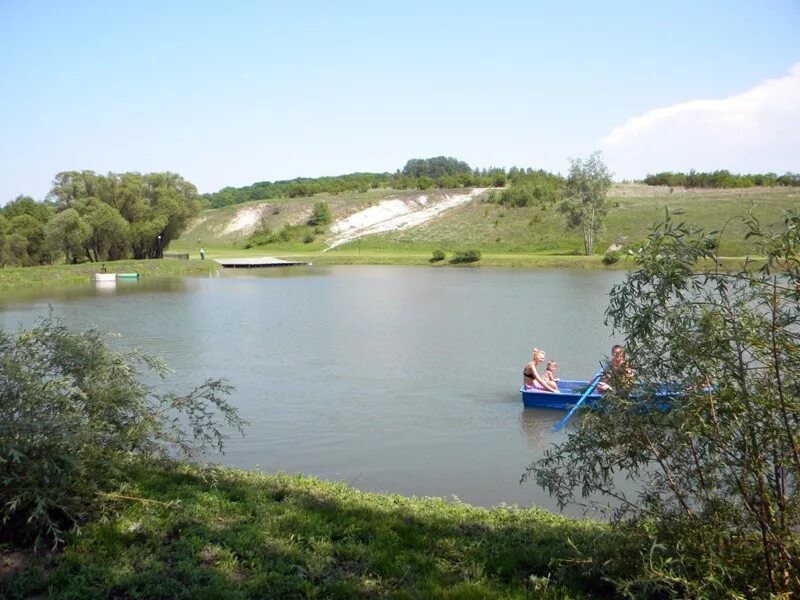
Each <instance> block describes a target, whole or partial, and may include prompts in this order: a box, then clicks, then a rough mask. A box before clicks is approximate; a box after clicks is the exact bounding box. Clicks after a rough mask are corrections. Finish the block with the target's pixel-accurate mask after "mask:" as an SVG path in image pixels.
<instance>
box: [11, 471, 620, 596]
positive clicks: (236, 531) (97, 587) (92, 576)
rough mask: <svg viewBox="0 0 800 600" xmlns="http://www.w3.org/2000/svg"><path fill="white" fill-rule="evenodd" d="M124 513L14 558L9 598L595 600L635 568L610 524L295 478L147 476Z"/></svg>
mask: <svg viewBox="0 0 800 600" xmlns="http://www.w3.org/2000/svg"><path fill="white" fill-rule="evenodd" d="M123 496H125V498H123ZM133 498H136V499H133ZM112 502H114V503H115V504H116V505H117V506H118V508H119V509H120V511H119V513H117V514H114V515H113V516H111V517H110V518H108V519H106V520H102V521H101V520H97V521H95V522H92V523H89V524H87V525H86V526H84V528H83V530H82V532H81V535H71V536H70V537H69V539H68V543H67V546H66V549H65V550H64V552H63V553H61V554H57V555H54V556H51V557H49V558H35V557H33V556H31V555H24V554H20V553H19V552H17V553H14V552H13V551H12V550H11V549H10V548H9V547H6V548H5V549H4V550H3V554H4V556H3V557H1V558H0V562H2V563H3V564H4V565H5V569H4V570H5V571H6V575H5V581H4V583H2V584H0V592H3V594H4V597H9V598H23V597H28V596H30V595H35V594H52V595H53V596H54V597H59V598H107V597H115V598H199V597H203V598H253V597H262V598H376V597H391V598H586V597H596V596H603V595H604V594H606V593H610V586H609V584H608V583H607V582H605V581H603V576H614V575H616V574H618V573H615V572H614V569H615V568H616V567H615V566H614V565H619V564H625V562H626V561H625V559H624V557H623V556H622V552H623V548H624V547H625V544H624V543H622V540H621V539H615V536H614V535H613V534H611V533H610V532H609V531H608V528H607V527H606V526H605V525H603V524H600V523H596V522H591V521H576V520H572V519H567V518H564V517H561V516H557V515H553V514H550V513H547V512H544V511H540V510H537V509H517V508H506V507H498V508H494V509H491V510H487V509H482V508H476V507H472V506H469V505H466V504H461V503H448V502H445V501H443V500H439V499H409V498H405V497H401V496H394V495H380V494H370V493H362V492H358V491H356V490H354V489H352V488H350V487H347V486H345V485H342V484H337V483H329V482H322V481H318V480H314V479H310V478H303V477H295V476H287V475H265V474H260V473H254V472H245V471H239V470H232V469H225V470H223V469H215V470H214V471H211V472H205V473H203V472H200V471H198V470H197V469H195V468H192V467H188V466H185V465H183V466H181V465H178V466H174V465H173V466H166V467H163V468H152V469H141V470H138V471H136V472H134V473H132V474H131V480H130V483H129V485H128V486H126V487H125V488H123V489H121V490H120V496H117V497H116V499H112ZM607 561H609V562H607ZM9 565H11V566H9ZM14 565H16V567H14Z"/></svg>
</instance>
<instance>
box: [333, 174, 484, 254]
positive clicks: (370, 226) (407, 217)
mask: <svg viewBox="0 0 800 600" xmlns="http://www.w3.org/2000/svg"><path fill="white" fill-rule="evenodd" d="M488 189H489V188H475V189H472V190H470V191H469V193H467V194H456V195H448V196H443V197H442V198H441V200H438V201H437V202H436V203H430V204H429V201H430V199H429V198H428V196H426V195H420V196H417V197H415V198H406V199H404V200H398V199H395V200H383V201H382V202H381V203H379V204H378V205H376V206H370V207H369V208H367V209H365V210H362V211H360V212H357V213H355V214H353V215H350V216H349V217H347V218H346V219H342V220H341V221H337V222H336V223H334V224H333V226H332V227H331V233H332V234H333V237H332V238H331V239H330V240H329V241H328V247H327V248H325V250H323V252H327V251H328V250H330V249H332V248H335V247H336V246H340V245H342V244H346V243H347V242H352V241H353V240H355V239H358V238H360V237H363V236H365V235H371V234H373V233H385V232H387V231H401V230H403V229H409V228H410V227H414V226H416V225H420V224H422V223H424V222H425V221H428V220H430V219H432V218H433V217H435V216H437V215H439V214H441V213H443V212H444V211H446V210H447V209H449V208H453V207H454V206H458V205H459V204H464V203H465V202H469V201H470V200H472V199H474V198H477V197H478V196H480V195H481V194H482V193H483V192H485V191H486V190H488Z"/></svg>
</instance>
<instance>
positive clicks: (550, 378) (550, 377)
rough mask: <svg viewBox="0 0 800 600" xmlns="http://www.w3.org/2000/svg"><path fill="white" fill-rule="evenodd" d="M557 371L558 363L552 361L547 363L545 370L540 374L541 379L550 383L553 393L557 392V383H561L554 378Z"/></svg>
mask: <svg viewBox="0 0 800 600" xmlns="http://www.w3.org/2000/svg"><path fill="white" fill-rule="evenodd" d="M557 370H558V363H557V362H556V361H554V360H549V361H547V369H545V371H544V373H542V379H544V380H545V381H547V382H549V383H552V384H553V385H554V386H555V387H556V389H555V390H553V391H554V392H558V391H559V390H558V382H559V381H561V380H560V379H559V378H558V377H556V371H557Z"/></svg>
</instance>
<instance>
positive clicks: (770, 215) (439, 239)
mask: <svg viewBox="0 0 800 600" xmlns="http://www.w3.org/2000/svg"><path fill="white" fill-rule="evenodd" d="M463 192H464V190H438V191H437V192H436V193H437V194H448V193H450V194H456V193H463ZM420 195H426V194H423V193H422V192H410V191H408V190H405V191H398V190H370V191H369V192H365V193H364V194H358V193H349V194H342V195H335V196H334V195H318V196H314V197H313V198H295V199H281V200H275V201H269V202H249V203H246V204H242V205H236V206H229V207H225V208H224V209H215V210H207V211H204V212H203V213H202V214H201V215H200V216H199V217H197V219H195V221H193V222H192V224H191V225H190V226H189V228H188V229H187V231H186V232H185V233H184V234H183V236H181V238H179V239H178V240H176V241H175V242H174V243H173V244H172V246H171V248H173V249H174V250H176V251H190V252H192V255H193V256H196V255H197V251H198V250H199V248H200V247H201V246H202V247H204V248H205V249H206V250H207V251H211V252H213V253H214V255H216V256H218V257H221V256H246V255H251V254H250V253H251V252H253V253H255V254H258V255H281V254H287V253H293V254H303V255H316V254H318V253H319V252H320V251H321V250H322V249H324V248H325V242H326V240H327V239H328V238H329V234H327V233H322V234H315V235H313V236H311V237H312V238H313V240H309V243H303V242H302V241H301V238H298V239H295V240H294V241H291V242H275V243H270V244H266V245H264V246H260V247H257V248H250V249H246V248H245V245H246V244H247V239H248V235H249V233H250V232H251V231H252V230H253V229H254V228H255V227H256V226H257V223H261V222H264V223H266V224H267V225H268V226H269V227H270V228H271V230H272V231H278V230H280V229H281V227H283V225H285V224H289V225H292V226H295V225H298V224H302V223H304V222H305V221H306V220H307V219H308V217H309V215H310V212H311V207H312V205H313V203H314V202H318V201H321V202H326V203H328V204H329V205H330V207H331V211H332V213H333V216H334V221H336V220H339V219H343V218H345V217H347V216H348V215H352V214H353V213H356V212H358V211H361V210H364V209H365V208H368V207H372V206H376V205H378V204H379V203H380V202H382V201H384V200H390V199H391V200H402V199H409V198H412V197H415V196H416V197H418V196H420ZM427 195H430V194H427ZM798 198H800V196H798V192H797V190H796V189H794V188H749V189H720V190H717V189H682V188H674V189H673V188H667V187H653V186H645V185H636V184H619V185H615V186H614V187H613V188H612V190H611V192H610V193H609V198H608V204H609V209H610V210H609V213H608V216H607V218H606V219H605V221H604V227H603V229H602V231H601V232H600V233H599V235H598V237H597V240H596V243H595V252H597V253H598V254H603V253H604V252H605V250H606V249H607V248H608V247H609V246H610V245H611V244H634V245H635V244H637V243H638V242H641V241H642V240H644V239H645V238H646V237H647V235H648V234H649V233H650V230H651V226H652V224H653V223H654V222H656V221H657V220H660V219H661V218H663V215H664V210H665V208H668V209H669V210H670V211H672V212H675V211H682V212H683V217H682V218H683V219H685V220H686V221H687V222H689V223H692V224H694V225H697V226H700V227H703V228H704V229H705V230H707V231H712V230H722V231H723V233H722V235H721V238H720V247H719V248H720V252H721V254H723V255H725V256H741V255H745V254H751V253H753V252H755V250H756V248H755V247H754V244H753V241H752V240H751V239H747V238H746V237H745V235H746V233H747V231H746V228H745V227H744V226H743V225H742V223H741V222H740V217H743V216H745V215H747V214H748V213H749V212H750V211H752V212H753V214H754V215H756V216H757V217H758V218H759V220H760V221H761V222H762V223H763V224H764V225H765V226H766V227H773V226H774V227H778V228H780V227H782V213H783V211H785V210H787V209H791V208H795V207H796V206H797V201H798ZM248 224H249V225H248ZM435 248H441V249H442V250H445V251H446V252H448V253H451V252H453V251H455V250H464V249H467V248H477V249H479V250H481V251H482V252H483V253H484V255H486V256H488V255H497V256H501V255H503V256H505V255H508V256H512V257H517V256H523V257H526V256H536V255H550V256H566V255H570V254H574V253H578V254H580V253H581V252H582V249H583V241H582V237H581V234H580V232H578V231H570V230H567V229H566V227H565V224H564V217H563V215H562V214H561V213H560V212H559V211H558V206H557V203H542V204H538V205H536V206H526V207H507V206H501V205H499V204H493V203H489V202H486V196H482V197H478V198H476V199H473V200H471V201H469V202H467V203H465V204H462V205H459V206H457V207H455V208H452V209H450V210H447V211H445V212H443V213H441V214H440V215H439V216H437V217H435V218H433V219H431V220H430V221H427V222H425V223H423V224H421V225H418V226H415V227H412V228H409V229H404V230H396V231H392V232H387V233H382V234H375V235H369V236H365V237H363V238H362V239H361V241H360V242H353V243H350V244H348V245H346V246H344V247H341V248H340V249H337V251H340V252H342V256H341V257H340V258H339V261H343V260H344V258H343V257H344V256H346V255H357V254H358V251H359V250H360V251H361V256H362V257H364V256H372V257H375V258H376V260H377V258H378V257H382V256H383V257H385V256H387V255H396V256H398V257H400V256H406V257H409V255H413V254H419V255H427V257H428V258H429V257H430V253H431V251H432V250H433V249H435ZM326 254H327V253H326ZM320 260H325V261H331V260H334V259H329V258H320ZM364 260H365V259H364V258H361V259H355V258H353V262H364ZM398 260H399V259H398ZM405 260H406V261H408V260H410V257H409V258H406V259H405ZM498 260H500V259H498ZM513 260H514V259H512V262H513ZM506 262H509V261H506ZM406 264H408V262H406ZM523 266H535V265H530V263H528V262H526V263H525V265H523Z"/></svg>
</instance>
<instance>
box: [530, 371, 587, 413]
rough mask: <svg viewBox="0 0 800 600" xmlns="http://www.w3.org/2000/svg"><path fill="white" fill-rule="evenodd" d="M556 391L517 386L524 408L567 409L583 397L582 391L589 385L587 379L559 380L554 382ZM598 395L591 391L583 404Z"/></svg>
mask: <svg viewBox="0 0 800 600" xmlns="http://www.w3.org/2000/svg"><path fill="white" fill-rule="evenodd" d="M556 383H557V385H558V392H559V393H556V392H543V391H541V390H526V389H525V386H522V387H521V388H519V391H520V393H521V394H522V404H523V405H525V408H554V409H556V410H569V409H570V408H572V407H573V406H575V405H576V404H577V403H578V400H580V399H581V397H583V394H584V392H585V391H586V390H587V388H588V387H589V386H590V385H591V382H589V381H575V380H564V379H562V380H560V381H558V382H556ZM599 397H600V394H599V393H598V392H595V391H593V392H591V393H590V394H589V395H588V396H587V397H586V400H585V401H584V404H588V405H591V403H592V402H593V401H594V400H596V399H597V398H599Z"/></svg>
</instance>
